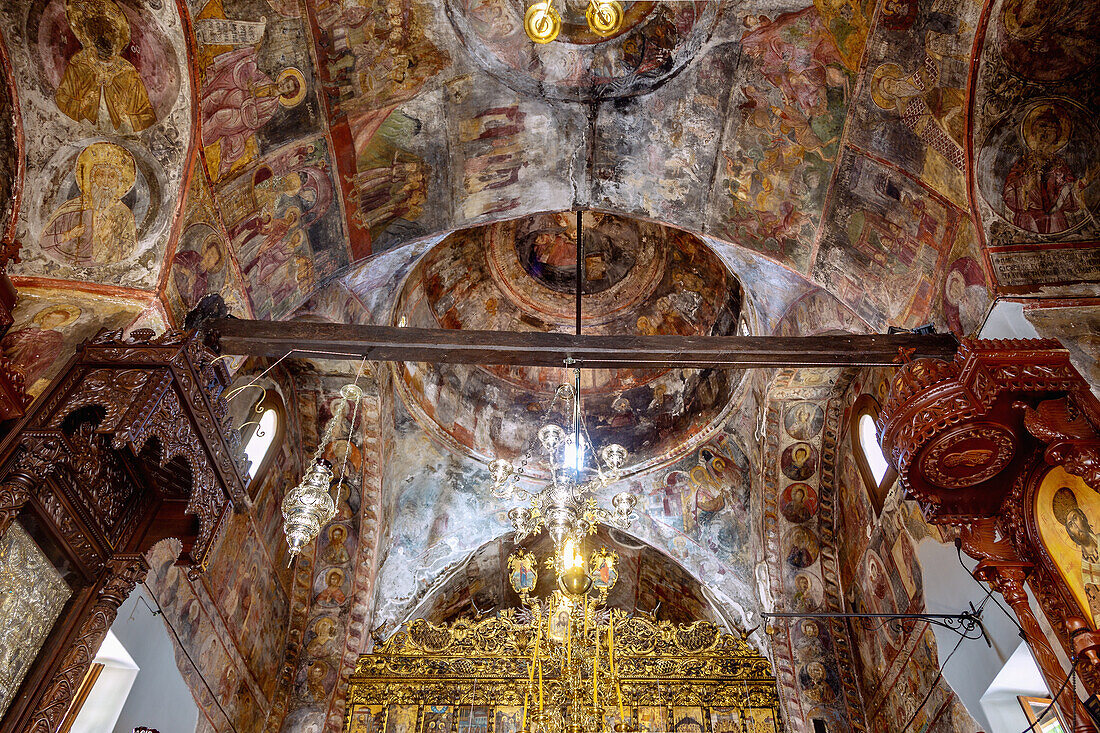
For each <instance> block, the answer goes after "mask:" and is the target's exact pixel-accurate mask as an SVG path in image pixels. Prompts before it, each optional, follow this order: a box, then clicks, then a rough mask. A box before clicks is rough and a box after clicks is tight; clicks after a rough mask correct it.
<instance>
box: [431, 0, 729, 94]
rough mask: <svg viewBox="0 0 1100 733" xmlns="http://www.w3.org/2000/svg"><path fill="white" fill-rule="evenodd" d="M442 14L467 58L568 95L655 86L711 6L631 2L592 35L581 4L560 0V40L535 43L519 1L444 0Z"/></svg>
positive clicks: (525, 84) (700, 37)
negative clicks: (619, 19)
mask: <svg viewBox="0 0 1100 733" xmlns="http://www.w3.org/2000/svg"><path fill="white" fill-rule="evenodd" d="M447 6H448V8H447V9H448V11H449V12H448V13H447V17H448V19H449V20H450V21H451V23H452V24H453V25H454V28H455V31H457V34H458V37H459V39H460V41H461V43H462V44H463V45H464V46H465V48H466V50H467V51H468V52H469V54H470V56H471V57H472V59H473V61H474V62H475V63H476V64H478V65H479V66H480V67H482V68H483V69H485V70H486V71H488V72H489V73H490V74H492V75H493V76H495V77H497V78H498V79H500V80H501V81H503V82H504V83H505V84H507V85H508V86H510V87H512V88H513V89H516V90H519V91H524V92H528V93H531V92H537V93H538V94H540V95H543V96H546V97H549V98H554V99H568V100H575V101H587V100H601V99H610V98H618V97H625V96H633V95H636V94H641V93H644V92H647V91H649V90H651V89H653V88H654V87H656V86H659V85H660V84H661V83H663V82H664V81H665V80H666V79H668V78H670V77H672V76H673V75H675V74H676V73H677V72H679V71H680V69H681V68H682V67H683V66H684V64H686V63H687V62H688V61H689V60H690V59H692V58H693V57H694V56H695V54H696V53H697V52H698V50H699V48H700V47H701V46H702V45H703V43H704V42H705V41H706V39H707V36H708V35H710V31H711V29H712V28H713V26H714V23H715V19H716V16H717V11H718V8H717V6H712V5H696V4H693V3H678V4H664V3H652V2H634V3H629V4H628V5H627V7H626V10H625V13H624V18H623V24H622V28H621V29H620V30H619V32H618V33H616V34H615V35H614V36H612V37H600V36H597V35H595V34H594V33H592V31H591V30H590V29H589V28H588V23H587V21H586V20H585V16H584V6H581V5H576V6H574V5H572V4H563V6H562V11H561V12H563V13H564V15H563V16H562V31H561V36H560V41H561V42H560V43H553V44H534V43H531V42H530V41H529V40H528V39H527V36H526V34H525V33H524V31H523V14H524V11H525V10H526V9H527V8H526V5H525V4H524V3H522V2H515V1H514V0H498V1H497V2H489V3H486V2H475V1H473V0H448V2H447Z"/></svg>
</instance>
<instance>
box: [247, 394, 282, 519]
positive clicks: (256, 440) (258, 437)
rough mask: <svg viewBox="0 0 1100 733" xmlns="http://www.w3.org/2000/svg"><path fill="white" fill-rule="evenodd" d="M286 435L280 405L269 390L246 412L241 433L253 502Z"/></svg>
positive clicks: (249, 493)
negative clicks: (246, 419) (246, 416)
mask: <svg viewBox="0 0 1100 733" xmlns="http://www.w3.org/2000/svg"><path fill="white" fill-rule="evenodd" d="M285 432H286V416H285V412H284V410H283V401H282V400H281V399H280V398H279V394H278V393H277V392H275V391H274V390H272V389H269V390H267V392H265V393H264V395H263V396H262V397H261V398H260V399H259V401H257V402H256V403H255V404H254V405H253V406H252V409H251V410H250V411H249V412H248V421H247V422H246V423H245V424H244V426H243V428H242V430H241V441H242V443H243V444H244V454H245V456H247V457H248V461H249V466H248V495H249V496H250V497H251V498H253V499H255V498H256V494H257V493H258V492H259V490H260V485H261V484H263V480H264V476H266V475H267V472H268V470H269V469H270V468H271V464H272V462H273V461H274V458H275V456H276V454H278V452H279V446H280V445H281V444H282V442H283V434H284V433H285Z"/></svg>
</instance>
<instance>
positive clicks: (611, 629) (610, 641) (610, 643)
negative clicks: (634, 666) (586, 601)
mask: <svg viewBox="0 0 1100 733" xmlns="http://www.w3.org/2000/svg"><path fill="white" fill-rule="evenodd" d="M607 656H608V661H609V662H610V664H611V678H612V679H614V680H615V695H616V697H617V698H618V701H619V724H620V725H622V726H623V728H624V729H625V728H626V717H625V716H624V715H623V690H622V688H621V687H620V686H619V677H618V675H617V674H616V671H615V617H614V616H612V617H611V621H610V623H608V625H607Z"/></svg>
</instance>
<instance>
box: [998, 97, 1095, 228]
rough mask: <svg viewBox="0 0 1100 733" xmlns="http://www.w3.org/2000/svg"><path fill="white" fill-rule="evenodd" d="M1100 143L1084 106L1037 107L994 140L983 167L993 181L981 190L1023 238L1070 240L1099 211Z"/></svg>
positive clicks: (1013, 115) (1063, 102)
mask: <svg viewBox="0 0 1100 733" xmlns="http://www.w3.org/2000/svg"><path fill="white" fill-rule="evenodd" d="M1098 144H1100V130H1098V129H1097V127H1096V125H1095V122H1094V120H1093V119H1092V117H1091V115H1090V113H1089V111H1088V110H1087V109H1085V108H1084V107H1081V106H1080V105H1079V104H1077V103H1076V102H1074V101H1071V100H1068V99H1059V98H1057V97H1049V98H1043V99H1038V100H1035V101H1031V102H1029V103H1028V104H1026V105H1021V106H1019V107H1016V108H1014V109H1012V110H1010V111H1009V112H1008V114H1006V115H1005V116H1004V117H1002V118H1001V120H1000V121H999V122H998V123H997V124H996V125H995V126H994V127H992V128H991V129H990V130H989V132H988V133H987V136H986V138H985V141H984V142H983V143H982V149H981V153H980V154H979V156H978V161H977V164H978V166H980V169H981V170H982V172H983V173H984V174H985V175H982V176H980V177H979V179H978V180H979V190H980V191H981V194H982V197H983V198H984V199H985V202H986V204H988V205H989V207H990V208H991V209H992V210H993V212H994V213H995V214H996V215H997V217H998V218H999V219H1000V221H1001V222H1003V223H1004V224H1007V225H1009V226H1010V227H1011V228H1012V229H1014V230H1016V231H1017V232H1019V233H1020V234H1023V235H1025V236H1027V235H1044V236H1057V235H1063V236H1064V235H1066V234H1069V233H1071V232H1073V231H1074V230H1076V229H1078V228H1080V227H1081V226H1082V225H1084V224H1086V223H1088V222H1089V220H1090V219H1091V215H1092V212H1093V211H1095V207H1096V203H1097V202H1096V200H1095V197H1096V191H1097V189H1096V187H1095V186H1091V185H1090V183H1091V180H1092V179H1093V178H1094V176H1095V174H1096V171H1097V170H1098V168H1100V161H1097V160H1096V158H1095V150H1096V147H1097V145H1098ZM1002 231H1006V230H1004V229H1003V230H1002ZM1006 236H1008V237H1012V236H1013V235H1012V234H1009V233H1008V232H1007V231H1006Z"/></svg>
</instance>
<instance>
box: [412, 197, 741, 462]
mask: <svg viewBox="0 0 1100 733" xmlns="http://www.w3.org/2000/svg"><path fill="white" fill-rule="evenodd" d="M576 236H577V235H576V214H575V213H572V212H565V213H560V214H543V215H538V216H533V217H529V218H526V219H521V220H514V221H509V222H503V223H500V224H492V225H489V226H485V227H477V228H472V229H467V230H463V231H460V232H456V233H454V234H452V235H450V236H449V237H447V238H446V239H444V240H443V241H442V242H440V243H439V244H438V245H436V246H435V247H434V248H433V249H432V250H431V251H429V252H428V253H427V254H426V255H424V257H423V258H422V259H421V260H420V262H419V263H417V265H416V267H414V268H413V270H412V271H411V272H410V274H409V276H408V279H407V280H406V282H405V285H404V288H403V290H402V293H401V297H400V298H399V299H398V302H397V304H396V308H395V311H394V323H395V325H405V326H410V327H420V328H454V329H469V330H491V331H553V332H559V333H572V332H573V330H574V324H575V277H576V267H577V258H576ZM584 241H585V246H584V270H583V272H584V281H583V284H582V292H583V297H582V308H583V316H582V326H583V331H582V333H584V334H585V335H605V336H606V335H611V336H613V335H655V334H677V335H683V336H703V335H715V336H720V335H733V334H734V333H736V332H737V330H738V324H739V323H741V322H742V321H743V319H741V318H740V316H741V295H742V293H741V285H740V283H739V282H738V281H737V279H736V278H735V277H734V276H733V275H732V274H731V273H730V272H729V271H728V270H727V269H726V268H725V266H724V265H723V264H722V262H721V261H720V260H719V259H718V257H717V256H715V254H714V253H713V252H711V250H710V249H709V248H708V247H707V246H706V245H705V244H703V242H702V241H701V240H700V239H698V238H697V237H695V236H692V235H690V234H687V233H685V232H681V231H678V230H674V229H669V228H666V227H663V226H660V225H657V224H652V223H648V222H641V221H637V220H633V219H628V218H623V217H618V216H612V215H605V214H599V213H594V212H586V213H585V214H584ZM394 369H395V370H396V373H397V379H396V382H397V384H398V390H399V392H400V393H401V395H402V398H403V400H404V402H405V404H406V406H407V407H408V409H409V411H410V412H411V413H412V415H413V417H414V418H416V419H417V421H418V422H420V423H421V424H422V425H424V427H425V428H427V429H428V430H429V431H430V432H432V433H433V434H435V435H437V436H438V437H440V438H442V439H443V440H444V441H445V442H447V443H448V444H450V445H452V446H453V447H458V448H461V449H463V450H465V451H467V452H469V453H471V454H472V455H474V456H475V457H477V458H479V459H481V460H489V459H492V458H498V457H499V458H516V457H518V456H520V455H522V454H523V453H524V452H526V451H527V450H528V448H529V445H530V442H531V441H532V440H533V439H534V437H535V433H536V432H537V431H538V428H539V427H540V426H541V425H542V424H543V423H544V422H545V421H547V419H548V418H547V417H546V411H547V409H548V407H549V405H550V403H551V400H552V398H553V396H554V393H555V390H556V389H557V386H558V385H559V384H561V383H562V382H563V381H570V382H571V381H572V377H571V376H570V375H569V374H568V373H567V371H566V369H565V368H564V367H563V368H560V369H559V368H545V367H516V366H496V365H483V366H481V365H476V366H475V365H453V364H423V363H405V364H398V365H395V367H394ZM741 377H742V372H740V371H736V370H729V369H650V370H637V369H582V371H581V395H582V398H583V403H584V411H585V414H586V418H587V428H588V431H589V434H590V436H591V438H592V440H593V441H594V442H595V443H596V445H597V447H599V446H602V445H605V444H607V443H612V442H615V443H620V444H622V445H623V446H625V447H626V449H627V450H628V451H630V458H629V459H628V465H629V467H630V469H629V470H631V471H638V470H641V469H643V468H646V467H649V466H652V465H655V464H658V463H662V462H664V461H667V460H671V459H674V458H676V457H679V456H681V455H683V454H684V453H685V452H686V451H689V450H691V449H692V448H693V447H695V446H696V445H697V444H698V443H700V442H701V441H702V440H705V439H706V438H707V437H708V436H709V435H710V433H711V432H712V431H713V429H714V428H716V427H718V426H719V425H720V424H721V423H722V422H723V418H724V415H725V412H726V410H727V408H728V406H729V404H730V399H731V397H732V395H733V392H734V389H735V388H736V386H737V384H739V382H740V380H741ZM559 405H560V403H559ZM549 419H550V420H552V421H555V422H558V423H559V424H562V425H568V424H569V418H568V416H565V415H553V416H551V417H550V418H549ZM528 468H529V470H530V467H528Z"/></svg>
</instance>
